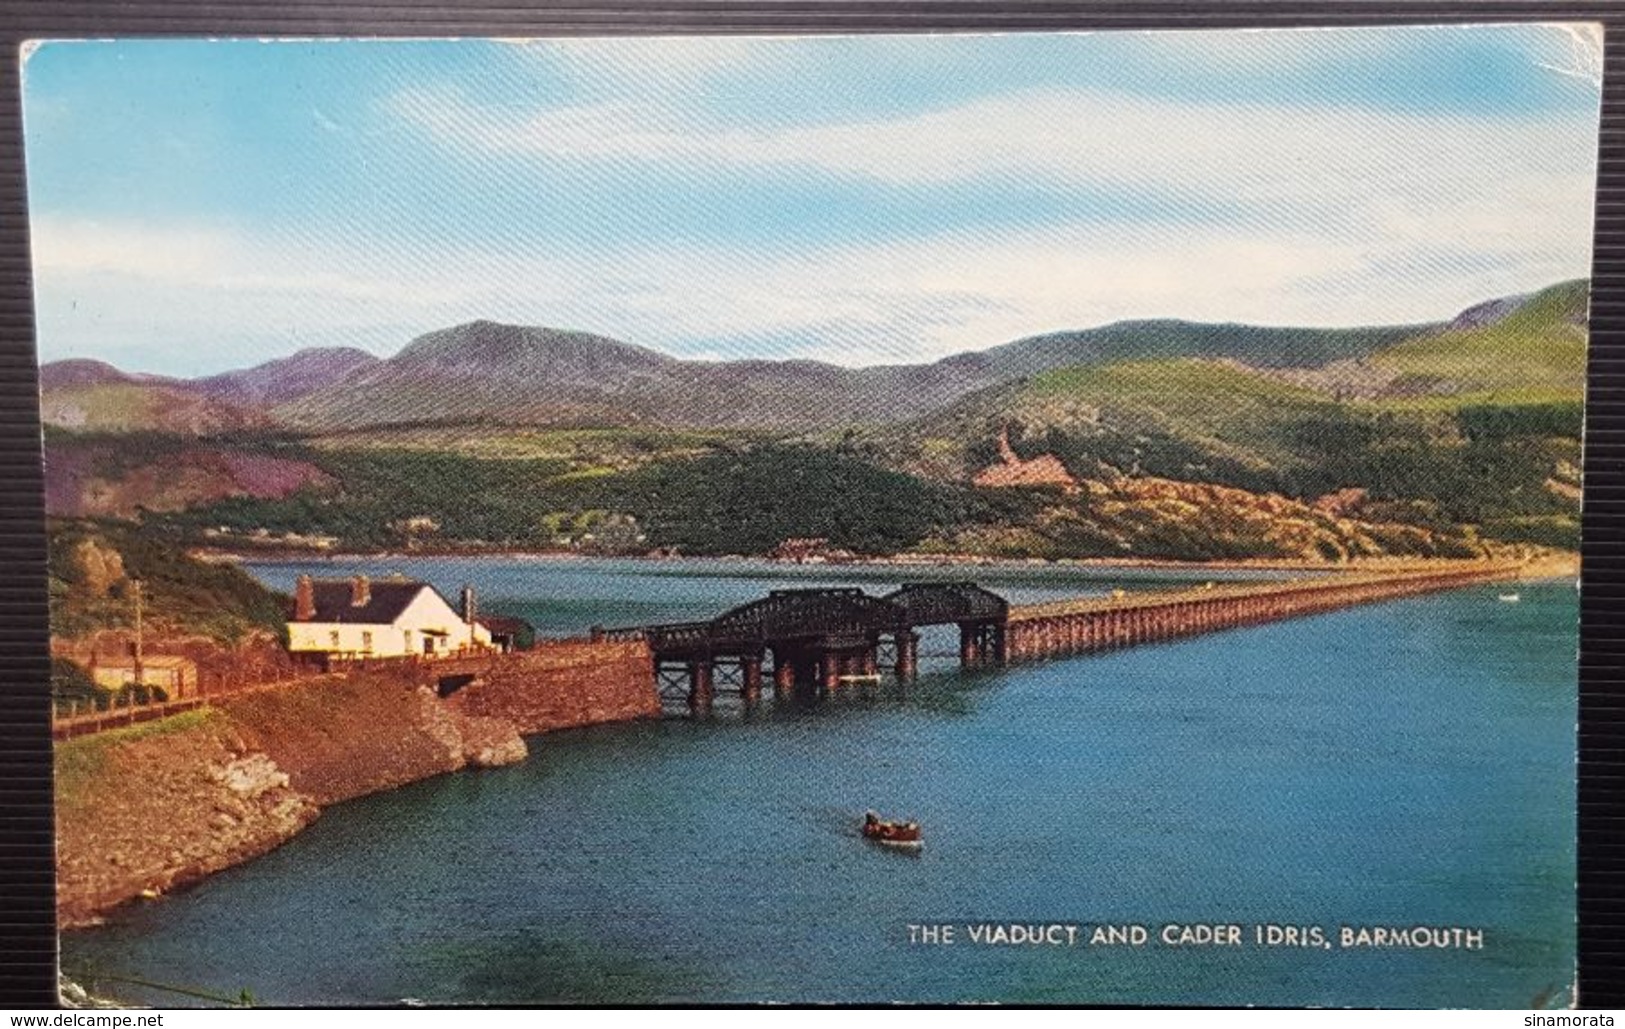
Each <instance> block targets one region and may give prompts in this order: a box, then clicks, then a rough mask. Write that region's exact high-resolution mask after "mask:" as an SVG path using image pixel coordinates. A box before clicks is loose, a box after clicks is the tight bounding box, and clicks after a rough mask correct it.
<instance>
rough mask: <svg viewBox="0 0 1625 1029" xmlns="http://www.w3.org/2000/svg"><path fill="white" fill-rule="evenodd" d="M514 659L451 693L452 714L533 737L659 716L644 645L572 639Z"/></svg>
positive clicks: (647, 653)
mask: <svg viewBox="0 0 1625 1029" xmlns="http://www.w3.org/2000/svg"><path fill="white" fill-rule="evenodd" d="M514 657H515V658H516V659H515V660H511V661H504V662H502V663H500V664H498V665H496V666H494V667H492V668H491V669H489V670H488V671H485V672H483V673H482V674H481V675H480V676H479V677H478V678H476V679H475V680H474V681H473V682H472V683H470V684H469V685H468V686H466V687H464V688H463V689H461V690H459V691H458V692H456V693H454V694H452V696H451V697H450V698H449V704H450V706H451V708H452V709H453V710H454V711H457V712H458V713H460V714H464V715H472V716H483V717H487V718H496V719H500V720H502V721H506V722H509V723H511V724H512V725H513V726H515V727H516V728H517V729H518V730H519V731H520V732H521V733H523V734H525V735H527V736H528V735H530V734H532V733H538V732H551V731H552V730H554V729H567V728H571V727H573V726H579V725H596V724H598V723H600V722H624V721H629V720H631V719H634V718H658V717H659V716H660V698H659V696H658V695H657V694H656V693H655V690H654V686H653V683H654V666H653V659H652V657H651V656H650V654H649V648H648V647H647V646H646V645H645V644H642V643H618V642H586V641H569V642H563V643H556V644H551V645H549V646H546V647H541V648H538V649H536V650H532V651H527V652H525V653H523V654H518V655H514Z"/></svg>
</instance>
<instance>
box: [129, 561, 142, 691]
mask: <svg viewBox="0 0 1625 1029" xmlns="http://www.w3.org/2000/svg"><path fill="white" fill-rule="evenodd" d="M130 587H131V589H132V590H134V593H135V685H136V686H137V687H138V688H139V687H140V686H141V685H142V680H143V679H144V678H145V677H144V676H143V675H142V670H141V580H140V579H131V580H130ZM130 699H131V700H132V701H134V700H135V692H134V691H133V690H132V691H131V693H130Z"/></svg>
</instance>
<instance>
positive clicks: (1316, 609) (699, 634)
mask: <svg viewBox="0 0 1625 1029" xmlns="http://www.w3.org/2000/svg"><path fill="white" fill-rule="evenodd" d="M1519 573H1520V566H1519V565H1517V564H1514V563H1507V562H1493V563H1492V562H1474V563H1471V564H1458V565H1453V566H1450V567H1436V568H1427V569H1411V570H1406V571H1389V572H1379V573H1341V574H1337V575H1328V576H1323V577H1319V578H1314V579H1299V580H1292V581H1286V582H1281V581H1272V582H1256V583H1233V584H1225V585H1219V586H1215V585H1213V584H1211V583H1210V584H1208V585H1207V586H1205V587H1203V588H1200V589H1189V590H1177V591H1175V590H1169V591H1156V592H1147V593H1139V594H1129V595H1126V596H1125V595H1113V596H1111V597H1100V598H1088V599H1079V600H1075V601H1061V602H1056V603H1048V604H1035V605H1025V606H1021V605H1012V604H1010V603H1009V602H1007V601H1006V600H1005V599H1004V598H1003V597H1001V596H999V595H998V594H996V593H994V592H992V591H990V590H987V589H983V588H982V587H980V586H978V585H976V584H975V583H972V582H916V583H909V584H907V585H904V586H903V587H902V588H901V589H898V590H896V591H894V592H892V593H888V594H886V595H885V596H881V597H874V596H870V595H868V594H866V593H864V592H863V591H862V590H860V589H854V588H835V589H827V588H826V589H789V590H774V591H772V592H771V593H769V594H768V595H767V596H766V597H763V598H762V599H761V600H756V601H752V602H751V603H748V604H745V605H742V606H740V607H736V608H734V609H732V610H730V611H726V612H724V613H723V614H721V615H718V616H717V617H716V618H713V619H711V620H710V621H708V622H679V623H672V624H666V625H646V626H637V627H631V628H619V629H602V628H595V629H594V630H593V637H594V638H595V639H610V640H641V641H643V642H645V643H647V644H648V647H649V650H650V652H651V654H652V656H653V663H654V676H655V686H656V689H657V690H658V691H659V693H660V696H661V699H662V701H667V702H671V701H680V702H686V703H687V704H688V706H689V708H690V710H692V711H695V712H698V713H703V712H706V711H709V710H710V708H711V705H712V702H713V700H714V699H715V698H716V696H717V694H718V693H719V692H731V693H737V694H738V695H739V697H740V698H741V699H742V700H743V701H744V702H745V703H746V704H751V703H754V702H756V701H757V700H759V699H760V698H761V695H762V689H763V684H764V681H765V680H768V679H771V681H772V685H773V689H774V692H775V694H777V695H779V696H787V695H792V694H796V693H800V694H802V695H808V694H812V695H816V694H822V693H828V692H831V691H834V690H836V689H839V688H840V687H841V686H842V685H843V684H845V683H852V682H864V681H873V680H874V679H875V678H876V677H877V676H878V675H879V674H880V672H881V671H882V670H885V671H888V672H890V673H892V674H894V675H895V676H896V677H897V678H898V679H900V680H905V681H906V680H908V679H912V678H913V677H914V675H915V673H916V671H917V669H918V665H919V639H920V637H919V632H918V630H919V629H920V628H922V627H926V626H933V625H957V626H958V627H959V661H960V665H961V666H962V667H965V668H979V667H984V666H990V665H1003V664H1007V663H1012V662H1017V661H1034V660H1043V659H1045V658H1051V657H1062V656H1069V655H1076V654H1088V653H1093V652H1095V651H1100V650H1110V649H1115V648H1118V647H1128V646H1133V645H1135V644H1137V643H1153V642H1157V641H1161V640H1171V639H1177V638H1179V637H1181V636H1194V635H1196V634H1198V633H1204V632H1214V631H1217V630H1220V629H1230V628H1236V627H1238V626H1245V625H1256V624H1259V623H1262V622H1272V621H1279V620H1281V619H1285V618H1293V617H1297V616H1299V615H1311V614H1317V613H1320V612H1324V611H1331V610H1334V609H1337V608H1342V607H1350V606H1353V605H1356V604H1367V603H1372V602H1374V601H1379V600H1389V599H1393V598H1396V597H1406V596H1413V595H1416V594H1420V593H1431V592H1435V591H1439V590H1448V589H1456V588H1459V587H1463V586H1472V585H1477V584H1481V583H1487V582H1495V581H1501V580H1506V579H1513V578H1516V577H1517V576H1518V575H1519Z"/></svg>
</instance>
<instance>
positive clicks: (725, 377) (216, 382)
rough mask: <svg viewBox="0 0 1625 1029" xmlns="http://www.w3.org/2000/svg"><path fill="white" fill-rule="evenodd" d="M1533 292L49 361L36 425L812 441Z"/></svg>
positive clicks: (1360, 347) (524, 335)
mask: <svg viewBox="0 0 1625 1029" xmlns="http://www.w3.org/2000/svg"><path fill="white" fill-rule="evenodd" d="M1567 285H1568V286H1569V287H1570V290H1569V291H1570V292H1573V284H1567ZM1563 288H1564V287H1559V289H1563ZM1579 295H1580V296H1582V298H1583V289H1581V290H1580V291H1579ZM1529 300H1530V298H1529V297H1521V298H1510V299H1501V300H1495V301H1489V302H1487V303H1486V304H1480V305H1476V306H1475V307H1473V308H1470V309H1469V310H1468V311H1465V312H1463V313H1462V314H1461V315H1459V316H1457V317H1456V318H1455V319H1454V320H1450V321H1440V322H1437V323H1431V324H1423V325H1404V326H1386V327H1377V328H1356V329H1307V328H1305V329H1299V328H1266V327H1258V326H1248V325H1226V324H1201V323H1193V322H1185V321H1176V320H1145V321H1128V322H1118V323H1115V324H1112V325H1107V326H1104V327H1101V328H1095V329H1085V330H1080V331H1065V332H1054V333H1048V334H1044V335H1038V336H1032V337H1028V338H1025V339H1020V340H1016V341H1014V342H1011V343H1006V344H1003V345H1000V346H995V347H993V348H991V349H988V350H982V351H973V352H967V353H962V354H957V355H954V356H952V357H948V358H944V359H942V360H940V361H936V362H934V363H930V364H919V365H889V366H876V367H868V368H847V367H842V366H837V365H832V364H826V363H822V362H817V361H804V360H784V361H768V360H738V361H723V362H716V361H693V360H682V359H679V358H675V357H671V356H668V355H665V354H661V353H659V352H657V351H654V350H650V349H647V348H645V347H640V346H635V345H632V344H629V343H625V342H622V341H619V340H614V339H610V338H608V337H604V336H597V335H593V334H591V333H586V332H578V331H571V330H564V329H556V328H545V327H531V326H518V325H505V324H501V323H497V322H491V321H475V322H469V323H466V324H462V325H457V326H453V327H451V328H446V329H441V330H438V331H435V332H430V333H427V334H425V335H423V336H420V337H418V338H416V339H414V340H412V341H411V342H410V343H408V344H407V345H406V346H405V347H404V348H402V349H401V351H400V352H399V353H397V354H395V355H394V356H393V357H390V358H387V359H379V358H376V357H373V356H372V355H370V354H367V353H366V352H364V351H361V350H357V349H353V348H323V349H311V350H303V351H300V352H298V353H296V354H294V355H292V356H290V357H285V358H280V359H278V360H275V361H270V362H266V363H264V364H260V365H257V366H255V367H252V368H248V369H244V370H241V371H233V372H227V373H224V374H220V375H213V376H209V377H206V378H197V379H176V378H165V377H158V376H151V375H141V374H132V373H127V372H123V371H120V370H119V369H116V368H114V367H112V366H111V365H108V364H104V363H102V362H98V361H88V360H68V361H58V362H53V363H50V364H47V365H45V366H43V367H42V368H41V374H40V384H41V391H42V397H43V400H44V414H45V421H46V424H48V425H55V426H58V427H61V428H67V429H78V430H87V431H89V430H102V431H133V430H140V429H150V430H158V431H176V432H186V433H209V432H219V431H229V430H231V429H237V428H245V427H266V426H281V427H285V428H290V429H294V430H298V431H332V430H347V429H359V428H365V427H369V426H379V425H409V424H446V423H453V422H473V421H478V422H488V423H499V424H506V425H535V426H552V427H572V426H620V427H626V426H658V427H663V428H733V429H747V428H748V429H762V430H768V431H810V430H819V429H828V428H832V427H837V426H845V425H853V424H868V423H877V422H895V421H903V420H907V419H910V418H913V417H917V416H919V415H922V414H925V413H926V412H929V411H931V410H934V409H937V408H940V407H942V406H944V405H946V404H949V403H951V402H953V401H954V400H957V399H958V398H960V397H963V396H965V395H966V394H969V393H972V392H974V391H976V390H979V389H983V388H985V387H988V386H991V385H995V384H998V383H1002V382H1008V381H1011V380H1014V379H1018V378H1022V377H1025V376H1031V375H1035V374H1040V373H1043V372H1046V371H1050V370H1053V369H1057V368H1064V367H1072V366H1078V365H1093V364H1106V363H1111V362H1113V361H1120V360H1151V359H1175V358H1212V359H1227V360H1233V361H1237V362H1240V363H1242V364H1244V365H1247V366H1249V367H1252V368H1257V369H1260V370H1277V369H1299V370H1305V369H1307V370H1313V369H1320V368H1326V367H1328V366H1330V367H1337V366H1339V365H1340V364H1346V363H1348V362H1357V361H1361V360H1363V359H1365V358H1369V357H1371V356H1372V355H1374V354H1376V353H1378V352H1379V351H1383V350H1385V349H1388V348H1392V347H1394V346H1396V345H1399V344H1402V343H1405V342H1407V341H1420V340H1428V339H1432V338H1437V337H1439V336H1440V335H1441V334H1447V333H1450V332H1453V331H1457V332H1459V331H1463V330H1464V329H1466V328H1468V327H1469V323H1470V325H1471V326H1474V327H1477V326H1481V325H1493V324H1497V323H1499V322H1500V321H1502V320H1504V319H1506V318H1508V317H1511V316H1512V315H1513V314H1514V313H1515V312H1516V311H1517V310H1519V308H1520V307H1521V306H1522V305H1524V304H1527V303H1528V302H1529ZM1580 312H1581V315H1582V316H1583V306H1582V308H1581V309H1580Z"/></svg>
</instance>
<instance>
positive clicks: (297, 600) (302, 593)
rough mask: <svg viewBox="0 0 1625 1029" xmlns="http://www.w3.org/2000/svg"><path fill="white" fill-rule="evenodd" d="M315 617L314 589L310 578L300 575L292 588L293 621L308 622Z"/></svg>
mask: <svg viewBox="0 0 1625 1029" xmlns="http://www.w3.org/2000/svg"><path fill="white" fill-rule="evenodd" d="M315 617H316V587H315V585H314V584H312V583H311V581H310V576H308V575H301V576H300V577H299V582H298V584H297V585H295V586H294V588H293V620H294V621H296V622H308V621H310V620H311V619H312V618H315Z"/></svg>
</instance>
